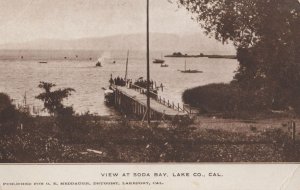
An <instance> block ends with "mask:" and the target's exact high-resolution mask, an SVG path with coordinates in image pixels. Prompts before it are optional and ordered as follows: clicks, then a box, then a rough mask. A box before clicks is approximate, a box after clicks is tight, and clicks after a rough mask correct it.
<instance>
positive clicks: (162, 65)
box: [160, 63, 169, 67]
mask: <svg viewBox="0 0 300 190" xmlns="http://www.w3.org/2000/svg"><path fill="white" fill-rule="evenodd" d="M160 67H169V65H167V64H165V63H162V64H161V65H160Z"/></svg>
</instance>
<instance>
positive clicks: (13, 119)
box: [0, 93, 19, 134]
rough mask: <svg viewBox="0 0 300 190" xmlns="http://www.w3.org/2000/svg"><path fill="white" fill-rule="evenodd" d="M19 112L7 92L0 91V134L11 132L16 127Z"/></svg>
mask: <svg viewBox="0 0 300 190" xmlns="http://www.w3.org/2000/svg"><path fill="white" fill-rule="evenodd" d="M18 122H19V112H18V111H17V110H16V108H15V106H14V105H13V104H12V101H11V99H10V97H9V96H8V95H7V94H3V93H0V134H5V133H11V132H13V131H15V130H16V129H17V124H18Z"/></svg>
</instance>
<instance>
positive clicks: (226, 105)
mask: <svg viewBox="0 0 300 190" xmlns="http://www.w3.org/2000/svg"><path fill="white" fill-rule="evenodd" d="M182 99H183V101H184V103H187V104H190V105H191V106H193V107H197V108H200V109H201V110H203V112H204V113H208V114H213V113H214V114H216V113H220V114H222V115H223V116H225V117H247V116H253V114H257V113H262V112H267V111H268V108H269V105H270V102H271V100H269V99H268V98H267V96H265V95H264V92H263V91H261V92H253V91H250V90H248V91H246V90H242V89H241V88H239V87H238V86H237V85H235V84H209V85H206V86H201V87H196V88H193V89H188V90H186V91H185V92H184V93H183V96H182Z"/></svg>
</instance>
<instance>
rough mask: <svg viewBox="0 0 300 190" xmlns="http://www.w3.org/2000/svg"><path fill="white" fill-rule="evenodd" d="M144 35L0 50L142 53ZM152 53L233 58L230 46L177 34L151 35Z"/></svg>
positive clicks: (47, 41)
mask: <svg viewBox="0 0 300 190" xmlns="http://www.w3.org/2000/svg"><path fill="white" fill-rule="evenodd" d="M145 39H146V37H145V35H144V34H127V35H115V36H108V37H97V38H96V37H95V38H81V39H72V40H60V39H39V40H35V41H29V42H25V43H10V44H2V45H0V49H10V50H15V49H41V50H70V49H71V50H106V51H107V50H127V49H130V50H145V49H146V45H145V43H146V40H145ZM150 49H151V50H152V51H194V52H199V53H200V52H206V53H220V52H224V54H234V53H235V49H234V48H233V46H232V45H223V44H221V43H220V42H217V41H216V40H214V39H209V38H207V37H205V36H204V35H203V34H201V33H197V34H190V35H184V36H179V35H176V34H161V33H152V34H150Z"/></svg>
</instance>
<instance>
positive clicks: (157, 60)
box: [153, 54, 165, 64]
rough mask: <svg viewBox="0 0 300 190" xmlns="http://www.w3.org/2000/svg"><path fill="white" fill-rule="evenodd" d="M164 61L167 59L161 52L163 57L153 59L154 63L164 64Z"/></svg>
mask: <svg viewBox="0 0 300 190" xmlns="http://www.w3.org/2000/svg"><path fill="white" fill-rule="evenodd" d="M164 62H165V60H163V58H162V54H161V58H160V59H154V60H153V63H160V64H162V63H164Z"/></svg>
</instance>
